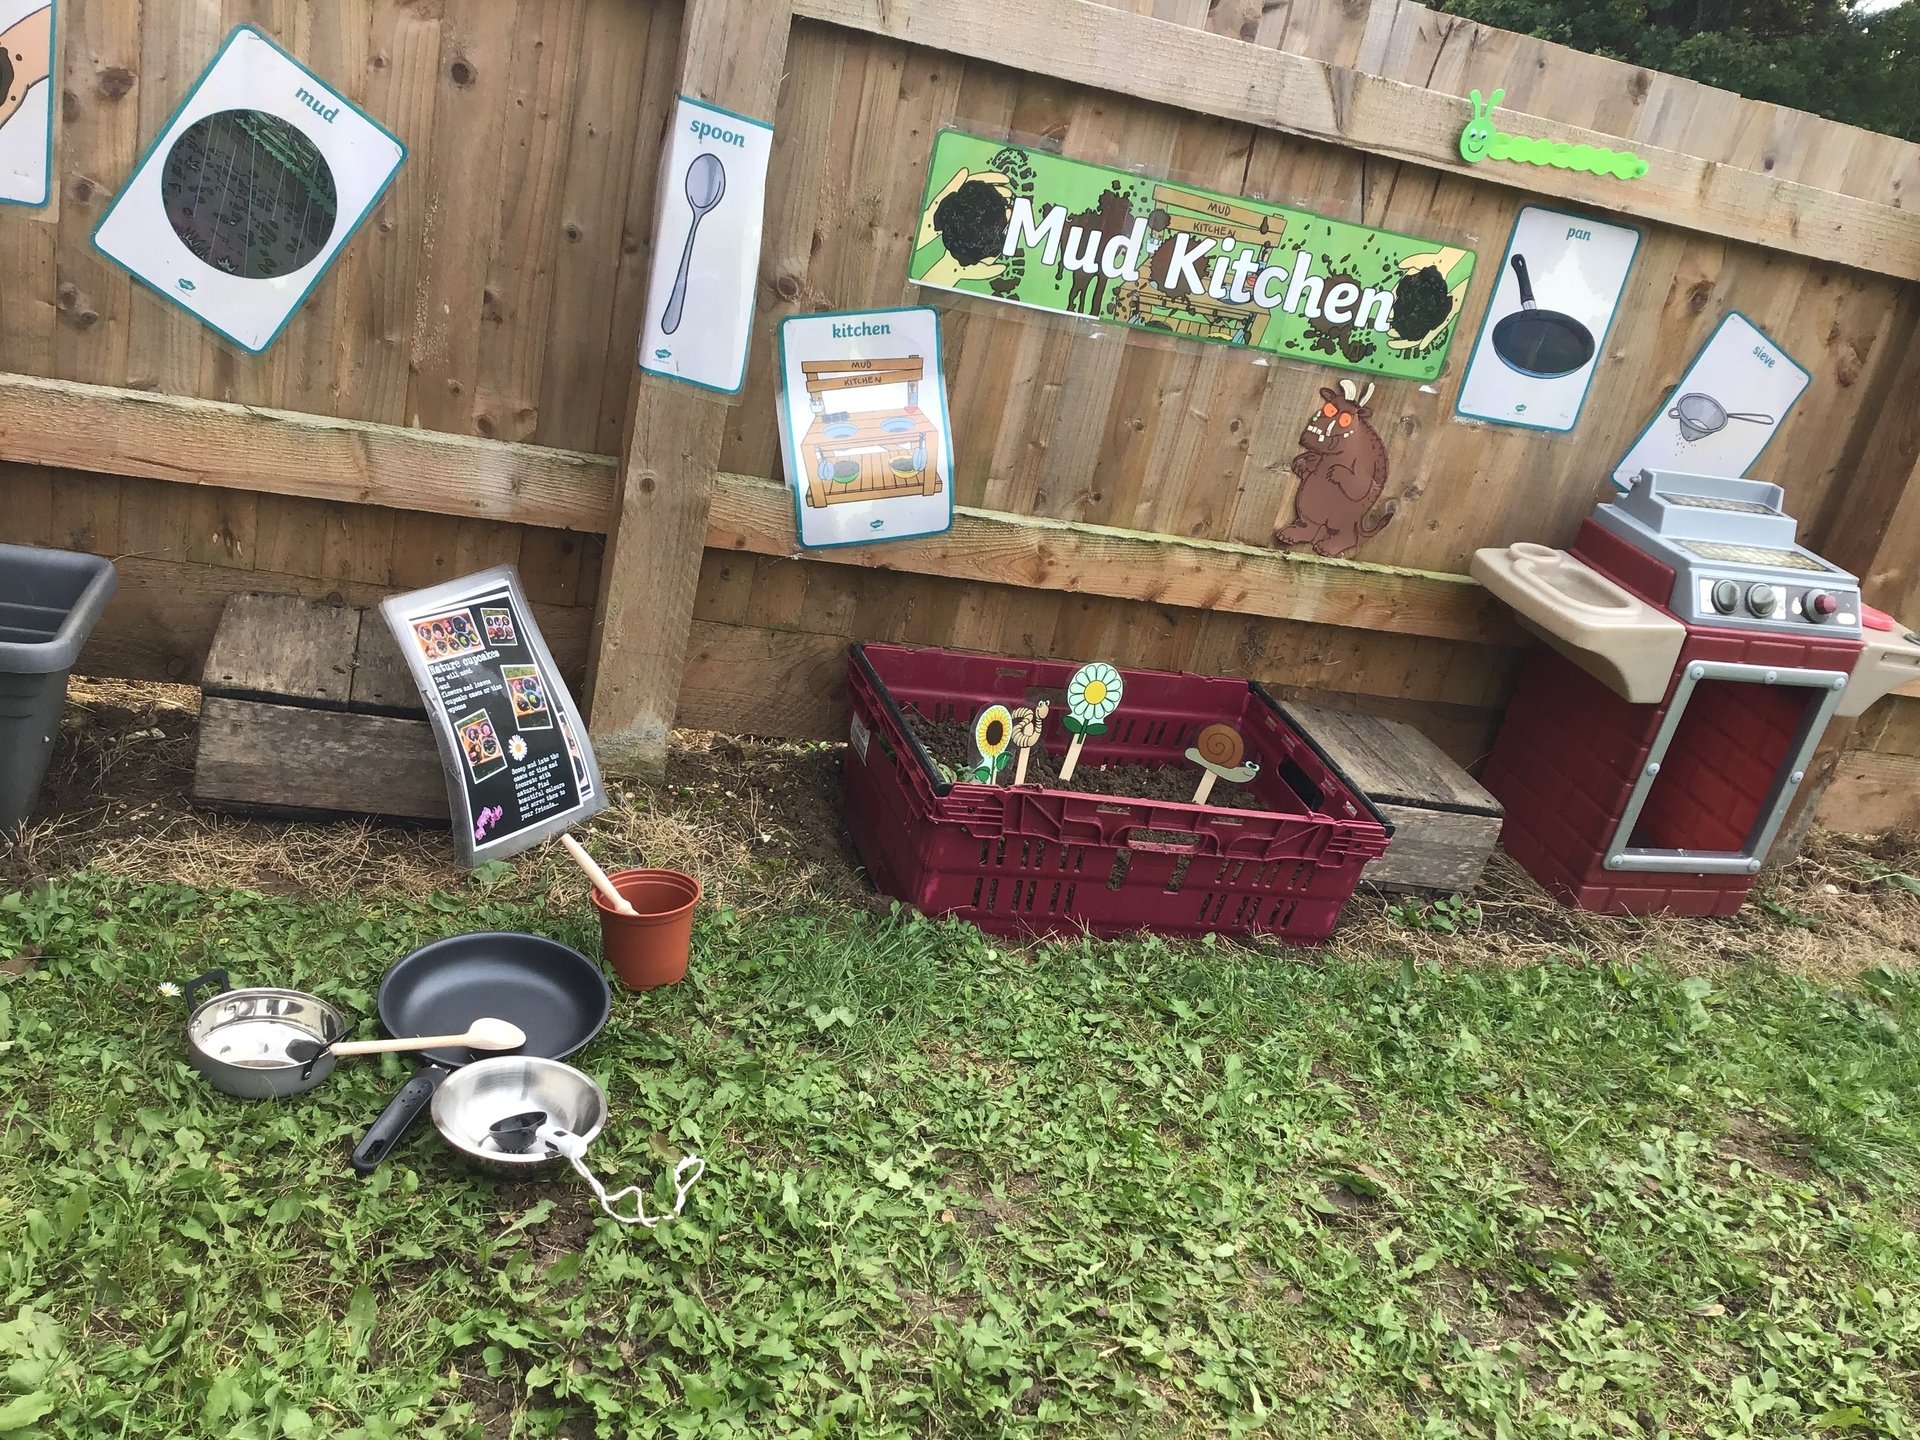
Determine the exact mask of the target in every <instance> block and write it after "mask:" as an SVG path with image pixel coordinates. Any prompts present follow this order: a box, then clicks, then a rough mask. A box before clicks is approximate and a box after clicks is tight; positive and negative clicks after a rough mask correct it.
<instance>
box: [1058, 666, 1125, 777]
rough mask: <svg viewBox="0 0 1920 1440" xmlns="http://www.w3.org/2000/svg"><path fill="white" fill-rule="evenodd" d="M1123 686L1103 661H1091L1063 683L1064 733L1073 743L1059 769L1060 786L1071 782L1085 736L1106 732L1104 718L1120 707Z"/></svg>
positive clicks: (1114, 671)
mask: <svg viewBox="0 0 1920 1440" xmlns="http://www.w3.org/2000/svg"><path fill="white" fill-rule="evenodd" d="M1123 689H1124V687H1123V686H1122V685H1121V683H1120V672H1119V671H1118V670H1116V669H1114V668H1113V666H1111V665H1109V664H1107V662H1106V661H1104V660H1094V661H1092V662H1090V663H1088V664H1086V665H1082V666H1081V667H1080V668H1079V669H1078V670H1076V671H1074V672H1073V679H1071V680H1069V681H1068V682H1067V718H1066V721H1065V724H1066V727H1067V733H1068V734H1069V735H1071V736H1073V743H1072V744H1071V745H1069V746H1068V747H1067V758H1066V760H1065V761H1063V762H1062V763H1061V766H1060V783H1061V784H1063V785H1064V784H1066V782H1067V781H1069V780H1071V779H1073V767H1074V766H1075V765H1077V764H1079V763H1080V747H1081V746H1083V745H1085V744H1086V743H1087V737H1088V736H1089V735H1104V734H1106V733H1107V717H1108V716H1109V715H1111V714H1113V712H1114V711H1116V710H1118V709H1119V708H1120V695H1121V692H1122V690H1123Z"/></svg>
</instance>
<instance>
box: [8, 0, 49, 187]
mask: <svg viewBox="0 0 1920 1440" xmlns="http://www.w3.org/2000/svg"><path fill="white" fill-rule="evenodd" d="M54 14H55V11H54V5H53V3H52V0H0V204H7V205H31V206H35V207H38V206H42V205H45V204H46V203H47V201H48V200H49V199H50V198H52V189H51V181H50V180H49V178H48V177H49V176H51V175H52V173H53V89H54V87H53V83H52V75H53V26H54Z"/></svg>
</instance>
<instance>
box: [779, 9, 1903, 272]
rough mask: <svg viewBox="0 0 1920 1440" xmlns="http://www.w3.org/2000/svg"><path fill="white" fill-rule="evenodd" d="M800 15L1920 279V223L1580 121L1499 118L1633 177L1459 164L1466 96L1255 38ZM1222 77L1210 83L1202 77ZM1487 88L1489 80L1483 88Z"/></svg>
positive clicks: (1053, 15) (957, 14)
mask: <svg viewBox="0 0 1920 1440" xmlns="http://www.w3.org/2000/svg"><path fill="white" fill-rule="evenodd" d="M793 11H794V14H795V15H796V16H799V17H801V18H804V19H808V20H821V21H825V22H827V23H829V24H833V25H840V26H843V27H845V28H848V29H852V30H858V31H863V32H866V33H868V34H874V35H885V36H887V37H889V38H891V39H894V40H903V41H906V42H908V43H909V44H914V45H924V46H928V47H931V48H932V49H935V50H944V51H948V52H950V53H953V54H957V55H965V56H967V57H969V58H971V59H976V60H986V61H990V62H992V63H993V64H996V65H1006V66H1010V67H1012V68H1014V69H1016V70H1023V71H1029V72H1037V73H1040V74H1045V75H1051V76H1053V77H1055V78H1056V79H1060V80H1067V81H1071V82H1072V83H1074V84H1078V85H1087V86H1091V87H1093V88H1095V89H1099V90H1106V91H1113V92H1116V93H1119V94H1122V95H1133V96H1136V97H1138V98H1140V99H1143V100H1151V101H1155V102H1157V103H1159V104H1163V105H1172V106H1177V107H1179V108H1181V109H1185V110H1191V111H1197V112H1199V113H1202V114H1208V115H1217V116H1221V117H1223V118H1226V119H1229V120H1239V121H1244V122H1246V123H1248V124H1252V125H1258V126H1260V127H1262V128H1264V129H1269V130H1280V131H1284V132H1286V133H1288V134H1292V135H1304V136H1309V137H1311V138H1313V139H1316V140H1326V141H1331V142H1332V143H1334V144H1338V145H1344V146H1346V147H1348V148H1350V149H1355V150H1362V151H1366V152H1368V153H1370V154H1372V155H1376V156H1380V157H1383V158H1386V159H1390V160H1406V161H1412V162H1414V163H1415V164H1419V165H1423V166H1427V167H1430V168H1432V169H1436V170H1443V171H1447V172H1450V173H1456V174H1461V173H1466V174H1471V175H1472V176H1473V177H1474V178H1475V179H1478V180H1483V181H1486V182H1488V183H1491V184H1495V185H1501V186H1505V187H1508V188H1512V189H1518V190H1524V191H1527V192H1529V193H1532V194H1539V195H1552V196H1558V197H1561V198H1564V199H1570V200H1577V201H1580V202H1581V203H1583V204H1588V205H1600V206H1604V207H1605V208H1607V209H1610V210H1615V211H1618V212H1620V213H1622V214H1627V215H1634V216H1638V217H1639V218H1641V219H1645V220H1653V221H1658V222H1660V223H1662V224H1667V225H1675V226H1680V227H1683V228H1686V229H1690V230H1699V231H1704V232H1706V233H1709V234H1712V235H1716V236H1721V237H1724V238H1727V239H1732V240H1744V241H1748V242H1750V243H1752V244H1756V245H1763V246H1766V247H1767V248H1769V249H1773V250H1784V251H1787V252H1789V253H1791V254H1796V255H1809V256H1814V257H1816V258H1818V259H1822V260H1831V261H1834V262H1836V263H1838V264H1842V265H1852V266H1855V267H1858V268H1861V269H1867V270H1873V271H1875V272H1877V273H1880V274H1884V275H1898V276H1901V277H1902V278H1905V279H1909V280H1912V279H1920V216H1917V215H1915V214H1914V213H1913V212H1912V211H1911V210H1905V209H1902V208H1900V207H1898V206H1894V205H1886V204H1881V203H1879V202H1877V201H1872V200H1862V199H1859V198H1857V197H1854V196H1851V195H1842V194H1836V193H1834V192H1832V191H1827V190H1820V189H1816V188H1814V187H1812V186H1809V185H1799V184H1794V183H1791V182H1788V181H1784V180H1780V179H1777V178H1776V177H1774V176H1772V175H1770V174H1768V173H1767V172H1766V170H1765V169H1755V170H1749V169H1745V168H1743V167H1740V166H1735V165H1727V164H1719V163H1715V162H1711V161H1707V160H1702V159H1700V158H1699V157H1697V156H1693V155H1687V154H1683V153H1681V152H1679V151H1674V150H1665V149H1659V148H1656V147H1654V146H1651V145H1647V144H1644V143H1639V142H1635V141H1631V140H1626V139H1622V138H1621V137H1619V136H1614V135H1608V134H1604V133H1601V132H1599V131H1594V130H1588V129H1585V128H1582V127H1580V126H1575V125H1565V124H1559V123H1554V122H1550V121H1543V120H1541V119H1539V118H1537V117H1535V116H1531V115H1526V114H1522V113H1520V112H1518V111H1514V110H1506V109H1501V110H1496V111H1495V112H1494V117H1493V118H1494V121H1495V123H1496V125H1497V126H1498V128H1499V129H1500V130H1501V131H1503V132H1506V133H1509V134H1514V135H1524V136H1531V137H1535V138H1543V139H1548V140H1553V141H1561V142H1565V143H1567V144H1570V145H1594V146H1600V147H1603V148H1607V149H1614V150H1630V151H1632V152H1634V153H1635V154H1638V155H1639V156H1641V157H1642V158H1643V159H1645V160H1646V161H1647V164H1648V171H1647V174H1646V175H1645V176H1644V177H1643V178H1641V179H1638V180H1633V181H1614V180H1607V181H1597V180H1596V179H1595V178H1594V177H1592V176H1589V175H1584V174H1581V173H1580V172H1577V171H1570V170H1556V169H1553V168H1551V167H1546V166H1534V165H1522V164H1514V163H1511V162H1506V161H1494V160H1488V161H1484V162H1482V163H1480V164H1478V165H1469V164H1468V163H1467V162H1466V161H1464V160H1463V159H1462V158H1461V156H1460V148H1459V146H1460V132H1461V131H1462V130H1463V129H1464V128H1465V127H1466V124H1467V121H1468V120H1469V119H1470V118H1471V115H1472V106H1471V104H1470V103H1469V102H1468V100H1467V99H1466V98H1464V97H1459V96H1453V95H1449V94H1446V93H1444V92H1440V91H1434V90H1428V89H1425V88H1423V87H1421V86H1417V85H1408V84H1403V83H1401V82H1399V81H1396V80H1388V79H1385V78H1382V77H1380V76H1376V75H1367V74H1363V73H1362V72H1360V71H1357V70H1350V69H1347V68H1345V67H1342V66H1338V65H1329V64H1327V63H1325V62H1324V61H1320V60H1315V59H1312V58H1310V57H1308V56H1305V55H1294V54H1288V53H1287V52H1285V51H1280V50H1270V49H1267V48H1265V47H1263V46H1258V45H1248V44H1245V43H1244V42H1241V41H1238V40H1232V39H1228V38H1227V37H1225V36H1221V35H1214V34H1210V33H1208V32H1207V31H1204V30H1196V29H1189V28H1187V27H1186V26H1183V25H1178V24H1174V23H1170V22H1168V21H1165V20H1159V19H1155V18H1154V17H1152V16H1150V15H1138V14H1133V13H1130V12H1128V11H1124V10H1118V9H1114V8H1111V7H1109V6H1106V5H1100V4H1095V3H1091V0H796V3H795V4H794V7H793ZM1195 76H1205V77H1207V81H1206V84H1204V85H1197V84H1195V83H1194V79H1193V77H1195ZM1483 88H1484V87H1483Z"/></svg>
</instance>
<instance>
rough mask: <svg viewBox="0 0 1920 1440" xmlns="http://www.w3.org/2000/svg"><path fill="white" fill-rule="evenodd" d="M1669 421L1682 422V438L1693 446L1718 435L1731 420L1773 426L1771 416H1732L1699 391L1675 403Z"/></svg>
mask: <svg viewBox="0 0 1920 1440" xmlns="http://www.w3.org/2000/svg"><path fill="white" fill-rule="evenodd" d="M1667 418H1668V419H1669V420H1678V421H1679V422H1680V438H1681V439H1682V440H1684V441H1686V442H1687V444H1689V445H1691V444H1692V443H1693V442H1694V441H1696V440H1704V439H1706V438H1707V436H1709V435H1718V434H1719V433H1720V432H1721V431H1722V430H1724V429H1726V428H1727V422H1728V421H1729V420H1751V421H1752V422H1753V423H1754V424H1756V425H1771V424H1773V416H1771V415H1730V414H1728V413H1727V407H1726V406H1724V405H1722V404H1721V403H1720V402H1719V401H1718V400H1716V399H1714V398H1713V396H1711V395H1702V394H1701V393H1700V392H1699V391H1697V390H1695V391H1690V392H1689V393H1687V394H1685V395H1682V396H1681V397H1680V398H1679V399H1678V400H1676V401H1674V402H1673V408H1672V409H1671V410H1669V411H1668V412H1667Z"/></svg>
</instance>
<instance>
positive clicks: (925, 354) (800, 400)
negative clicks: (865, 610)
mask: <svg viewBox="0 0 1920 1440" xmlns="http://www.w3.org/2000/svg"><path fill="white" fill-rule="evenodd" d="M779 406H780V415H779V418H780V439H781V447H782V453H783V454H784V455H785V457H786V467H787V484H788V486H789V488H790V489H791V490H792V491H793V507H794V523H795V527H796V529H797V532H798V534H799V537H800V543H801V544H802V545H805V546H808V547H810V548H816V549H818V548H825V547H828V546H834V545H866V544H871V543H873V542H875V541H878V540H906V539H910V538H912V537H914V536H919V535H939V534H943V533H945V532H946V531H947V530H949V529H951V528H952V526H953V441H952V436H951V433H950V429H949V419H948V412H947V383H946V378H945V376H944V375H942V374H941V370H940V316H939V315H938V313H937V312H935V311H933V310H931V309H928V308H926V307H924V306H921V307H917V308H913V309H906V310H859V311H847V312H843V313H838V314H835V313H828V314H822V315H794V316H790V317H788V318H787V319H786V320H783V321H782V322H781V323H780V398H779Z"/></svg>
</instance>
